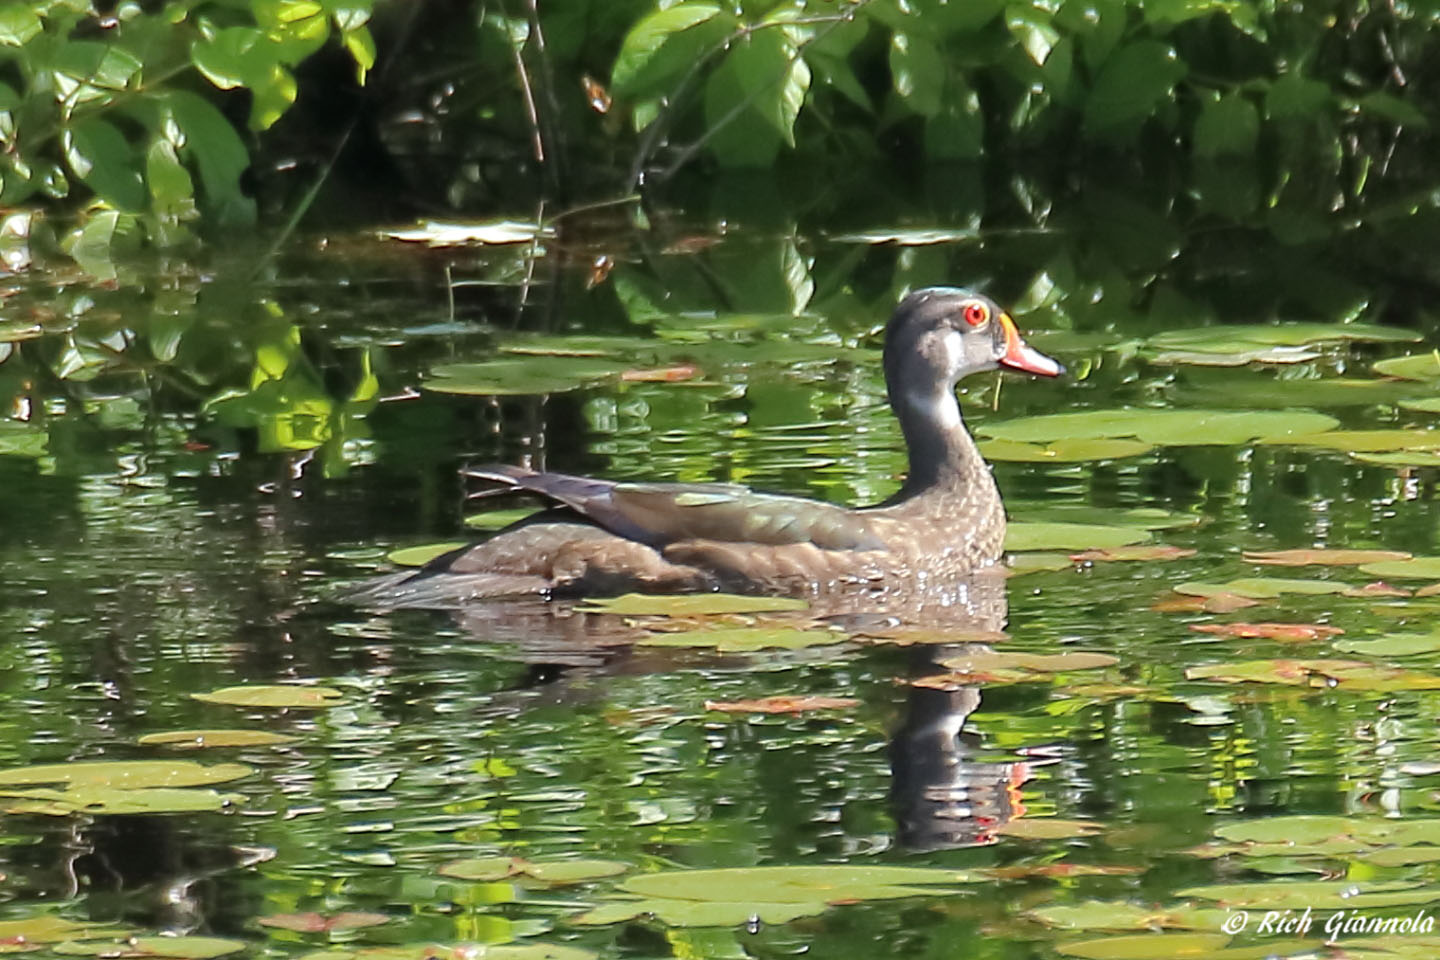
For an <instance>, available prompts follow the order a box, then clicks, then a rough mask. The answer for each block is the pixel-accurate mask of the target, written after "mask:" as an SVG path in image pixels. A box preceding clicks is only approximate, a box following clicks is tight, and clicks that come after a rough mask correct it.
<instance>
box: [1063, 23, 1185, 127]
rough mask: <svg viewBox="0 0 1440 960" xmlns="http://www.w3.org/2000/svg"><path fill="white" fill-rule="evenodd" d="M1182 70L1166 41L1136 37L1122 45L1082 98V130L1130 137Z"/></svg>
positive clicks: (1176, 56) (1181, 65) (1179, 61)
mask: <svg viewBox="0 0 1440 960" xmlns="http://www.w3.org/2000/svg"><path fill="white" fill-rule="evenodd" d="M1185 73H1186V66H1185V62H1184V61H1183V60H1181V59H1180V58H1179V56H1178V55H1176V53H1175V49H1174V48H1173V47H1171V46H1170V45H1169V44H1168V43H1162V42H1161V41H1159V40H1137V41H1134V42H1132V43H1129V44H1127V45H1125V46H1123V47H1121V48H1120V49H1119V50H1117V51H1116V52H1115V53H1114V54H1113V55H1111V56H1110V58H1109V59H1107V60H1106V61H1105V63H1104V65H1103V66H1102V67H1101V68H1100V73H1099V76H1097V77H1096V78H1095V85H1094V87H1092V88H1091V90H1090V95H1089V97H1088V98H1087V99H1086V101H1085V117H1084V129H1085V132H1086V133H1087V134H1089V135H1091V136H1095V137H1104V138H1114V139H1124V138H1128V137H1130V136H1133V135H1134V133H1135V132H1136V131H1138V130H1139V128H1140V125H1141V124H1142V123H1143V122H1144V121H1145V120H1146V119H1147V118H1148V117H1150V116H1151V115H1152V114H1153V113H1154V112H1155V110H1156V108H1157V107H1159V105H1160V104H1161V102H1163V101H1165V100H1166V99H1168V98H1169V97H1170V95H1171V92H1172V91H1173V90H1174V87H1175V84H1176V82H1178V81H1179V80H1180V78H1182V77H1183V76H1185Z"/></svg>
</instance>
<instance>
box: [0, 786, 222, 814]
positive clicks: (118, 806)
mask: <svg viewBox="0 0 1440 960" xmlns="http://www.w3.org/2000/svg"><path fill="white" fill-rule="evenodd" d="M244 802H245V797H244V796H242V795H241V794H238V793H218V792H216V791H214V790H187V789H185V788H183V787H143V788H140V789H138V790H117V789H115V788H113V787H97V786H76V787H71V788H69V789H68V790H13V791H0V810H3V811H4V812H5V813H9V814H36V815H39V816H48V817H68V816H70V815H72V814H76V813H84V814H93V815H100V814H106V815H120V814H132V815H134V814H161V813H203V812H209V811H217V810H224V809H226V808H228V807H232V806H234V805H236V804H240V803H244Z"/></svg>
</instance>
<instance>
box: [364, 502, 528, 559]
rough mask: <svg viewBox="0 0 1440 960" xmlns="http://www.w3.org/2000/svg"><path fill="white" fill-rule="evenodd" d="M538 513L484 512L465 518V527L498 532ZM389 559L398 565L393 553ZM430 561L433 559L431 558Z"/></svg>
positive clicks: (524, 510)
mask: <svg viewBox="0 0 1440 960" xmlns="http://www.w3.org/2000/svg"><path fill="white" fill-rule="evenodd" d="M538 512H539V511H538V510H537V508H535V507H515V508H514V509H512V510H486V511H485V512H484V513H472V514H470V515H469V516H468V517H466V518H465V526H467V527H472V528H475V529H477V530H499V529H500V528H502V527H508V526H510V524H512V523H516V522H517V521H520V520H524V519H525V518H526V517H529V516H533V515H534V514H536V513H538ZM452 549H453V548H452ZM396 552H399V551H396ZM436 556H439V554H436ZM389 559H390V562H391V563H399V561H398V560H396V559H395V555H394V554H393V553H392V554H390V555H389ZM431 559H434V558H433V557H432V558H431ZM402 566H424V564H423V563H421V564H402Z"/></svg>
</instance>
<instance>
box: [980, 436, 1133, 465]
mask: <svg viewBox="0 0 1440 960" xmlns="http://www.w3.org/2000/svg"><path fill="white" fill-rule="evenodd" d="M1152 449H1154V448H1153V446H1152V445H1151V444H1148V443H1142V442H1141V441H1139V440H1115V439H1109V438H1100V439H1095V440H1089V439H1085V440H1056V441H1055V442H1053V443H1047V444H1039V443H1020V442H1018V441H1015V440H1001V439H994V440H984V441H982V442H981V443H980V452H981V453H982V454H984V455H985V458H986V459H988V460H1000V461H1007V462H1013V463H1084V462H1086V461H1090V460H1120V459H1123V458H1125V457H1138V456H1140V455H1141V454H1142V453H1149V452H1150V451H1151V450H1152Z"/></svg>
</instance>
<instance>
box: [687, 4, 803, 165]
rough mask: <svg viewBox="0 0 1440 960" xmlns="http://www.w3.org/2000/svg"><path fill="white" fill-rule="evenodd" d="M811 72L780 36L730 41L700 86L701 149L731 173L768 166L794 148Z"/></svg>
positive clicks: (780, 33)
mask: <svg viewBox="0 0 1440 960" xmlns="http://www.w3.org/2000/svg"><path fill="white" fill-rule="evenodd" d="M809 88H810V68H809V67H808V66H806V64H805V61H804V60H801V59H800V58H799V56H798V54H797V52H796V50H795V47H794V45H793V44H792V43H791V42H790V40H789V38H788V36H787V35H786V33H785V32H784V31H783V30H779V29H772V30H761V31H757V32H755V33H751V34H750V35H749V36H747V37H744V38H742V39H740V40H737V41H735V42H734V43H733V44H732V45H731V47H730V50H729V51H728V52H727V53H726V54H725V59H724V61H723V62H721V64H720V66H719V67H718V68H717V69H716V70H715V72H714V73H712V74H711V75H710V79H709V80H708V81H707V82H706V84H705V123H706V127H707V134H708V137H709V139H708V140H707V141H706V146H707V147H708V148H709V150H710V152H711V153H713V154H714V155H715V157H716V159H718V160H719V161H720V162H721V163H722V164H724V165H725V166H730V167H756V166H767V165H769V164H771V163H773V162H774V160H775V155H776V154H777V153H778V152H779V150H780V145H781V144H782V143H787V144H791V145H793V144H794V142H795V135H794V128H795V117H796V116H797V115H798V114H799V113H800V106H801V104H802V103H803V102H804V100H805V91H806V90H808V89H809Z"/></svg>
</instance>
